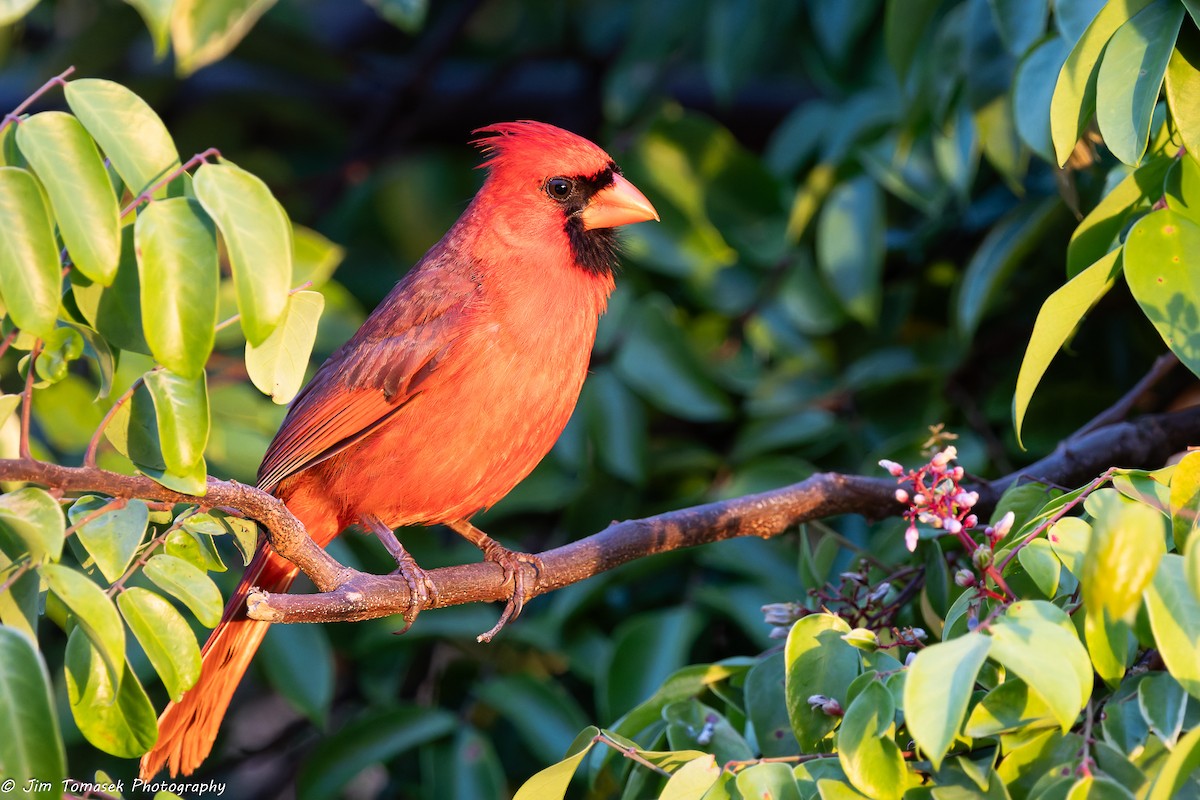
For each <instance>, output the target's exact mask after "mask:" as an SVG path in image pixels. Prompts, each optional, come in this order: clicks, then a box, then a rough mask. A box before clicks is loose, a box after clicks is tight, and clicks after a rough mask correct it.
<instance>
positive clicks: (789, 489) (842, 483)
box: [0, 408, 1200, 622]
mask: <svg viewBox="0 0 1200 800" xmlns="http://www.w3.org/2000/svg"><path fill="white" fill-rule="evenodd" d="M1197 440H1200V408H1193V409H1188V410H1185V411H1180V412H1174V413H1167V414H1153V415H1147V416H1143V417H1141V418H1139V419H1136V420H1134V421H1132V422H1121V423H1117V424H1113V425H1107V426H1105V427H1103V428H1099V429H1097V430H1093V431H1090V432H1088V433H1086V434H1084V435H1082V436H1078V437H1072V438H1070V439H1068V440H1066V441H1065V442H1064V443H1063V444H1062V445H1060V446H1059V448H1058V449H1056V450H1055V452H1054V453H1052V454H1051V455H1049V456H1047V457H1046V458H1043V459H1041V460H1040V461H1038V462H1036V463H1035V464H1032V465H1030V466H1029V467H1026V468H1025V469H1022V470H1019V471H1018V472H1015V473H1013V474H1011V475H1008V476H1005V477H1003V478H1000V479H998V480H994V481H990V482H981V483H979V484H978V485H976V486H973V487H972V488H974V489H976V490H977V491H978V492H979V494H980V501H979V504H978V506H977V508H978V509H979V511H980V513H981V514H987V513H988V512H989V511H990V509H991V508H992V507H993V506H994V505H995V503H996V501H997V499H999V497H1000V495H1001V494H1002V493H1003V492H1004V490H1005V489H1007V488H1008V487H1009V486H1011V485H1012V484H1013V483H1014V482H1016V481H1019V480H1025V479H1029V480H1040V481H1045V482H1050V483H1055V484H1059V485H1066V486H1074V485H1078V484H1081V483H1083V482H1085V481H1086V480H1088V479H1089V478H1092V477H1095V476H1096V475H1097V474H1099V473H1101V472H1103V471H1104V470H1105V469H1107V468H1108V467H1110V466H1114V465H1116V466H1123V467H1129V468H1154V467H1158V466H1161V465H1162V464H1163V463H1164V462H1165V461H1166V459H1167V458H1168V457H1169V456H1170V455H1171V454H1172V453H1174V452H1177V451H1179V450H1182V449H1184V448H1185V447H1186V446H1187V445H1188V444H1189V443H1191V442H1194V441H1197ZM0 480H7V481H30V482H33V483H38V484H41V485H43V486H47V487H51V488H55V489H59V490H62V491H68V492H75V491H78V492H85V491H86V492H101V493H104V494H108V495H111V496H113V497H129V498H132V497H138V498H142V499H147V500H158V501H166V502H172V503H201V504H202V505H204V506H206V507H216V506H221V507H229V508H233V509H236V510H238V511H240V512H241V513H243V514H245V515H246V516H247V517H249V518H251V519H254V520H256V521H257V522H259V523H261V524H262V525H263V526H264V528H265V529H266V531H267V535H268V537H269V538H270V540H271V545H272V546H273V547H274V548H275V550H276V551H277V552H278V553H279V554H280V555H282V556H284V557H285V558H287V559H289V560H290V561H292V562H293V563H295V564H297V565H298V566H299V567H300V569H301V570H302V571H303V572H304V573H305V574H306V575H308V577H309V578H311V579H312V581H313V583H314V584H315V585H316V586H317V588H318V589H319V590H320V592H318V593H316V594H308V595H292V594H267V593H265V592H256V593H254V594H252V595H251V596H250V597H249V598H248V600H247V606H248V613H249V614H250V616H252V617H254V618H256V619H263V620H269V621H273V622H329V621H352V620H363V619H373V618H376V617H383V616H390V615H393V614H400V613H403V612H404V611H405V610H407V609H408V606H409V590H408V585H407V583H406V581H405V579H404V578H403V577H401V576H399V575H369V574H366V573H362V572H358V571H356V570H353V569H350V568H348V567H345V566H343V565H341V564H339V563H338V562H337V561H336V560H334V559H333V557H331V556H330V555H329V554H328V553H326V552H325V551H324V550H323V549H321V548H320V547H318V546H317V545H316V543H314V542H313V541H312V539H310V538H309V537H308V535H307V533H306V532H305V531H304V528H303V526H302V525H301V524H300V522H299V521H298V520H297V519H296V518H295V517H293V516H292V515H291V513H290V512H288V510H287V508H286V507H285V506H284V505H283V504H282V503H281V502H280V501H279V500H277V499H276V498H274V497H272V496H271V495H269V494H266V493H265V492H262V491H259V490H258V489H256V488H254V487H251V486H246V485H244V484H240V483H237V482H235V481H218V480H212V479H210V480H209V483H208V487H207V493H206V494H205V496H204V497H203V498H196V497H192V496H190V495H185V494H180V493H179V492H175V491H172V490H170V489H167V488H165V487H163V486H161V485H159V484H158V483H155V482H154V481H152V480H150V479H149V478H144V477H134V476H128V475H120V474H117V473H114V472H108V471H105V470H101V469H97V468H93V467H63V466H59V465H56V464H50V463H46V462H40V461H34V460H31V459H11V460H0ZM895 487H896V482H895V480H894V479H891V478H870V477H863V476H856V475H843V474H838V473H821V474H817V475H813V476H811V477H809V478H808V479H806V480H803V481H801V482H799V483H796V484H793V485H791V486H785V487H783V488H780V489H775V490H772V491H769V492H763V493H761V494H754V495H748V496H745V497H738V498H734V499H731V500H723V501H720V502H715V503H708V504H705V505H700V506H695V507H692V508H685V509H680V510H678V511H671V512H667V513H664V514H659V515H657V516H654V517H648V518H646V519H639V520H627V521H624V522H614V523H613V524H611V525H610V526H609V527H607V528H605V529H604V530H603V531H600V532H599V533H595V534H593V535H591V536H588V537H586V538H584V539H579V540H577V541H574V542H571V543H569V544H566V545H563V546H562V547H558V548H555V549H553V550H549V551H547V552H544V553H541V554H539V555H540V557H541V559H542V562H543V564H544V566H545V569H544V570H543V571H542V573H541V574H540V575H538V576H537V582H538V585H537V589H536V591H535V594H544V593H546V592H550V591H553V590H555V589H559V588H562V587H563V586H567V585H569V584H572V583H576V582H578V581H581V580H584V579H586V578H589V577H591V576H593V575H597V574H599V573H601V572H604V571H606V570H610V569H612V568H614V567H617V566H620V565H621V564H625V563H627V562H629V561H632V560H634V559H637V558H644V557H646V556H650V555H655V554H657V553H663V552H667V551H669V550H677V549H680V548H683V547H694V546H696V545H700V544H707V543H709V542H716V541H721V540H723V539H731V538H734V537H737V536H761V537H763V538H769V537H772V536H777V535H779V534H781V533H783V532H785V531H787V530H790V529H791V528H793V527H794V526H795V525H797V524H799V523H801V522H805V521H811V520H816V519H822V518H825V517H830V516H834V515H837V514H851V513H853V514H862V515H864V516H866V517H868V518H872V519H878V518H882V517H887V516H891V515H895V514H898V513H899V512H900V511H901V510H902V508H903V507H902V506H901V505H900V504H899V503H897V502H896V500H895V497H894V496H893V495H894V491H895ZM524 568H525V569H527V570H529V574H528V575H527V585H531V586H532V585H533V583H534V578H535V576H534V573H533V568H532V567H531V566H528V565H526V566H525V567H524ZM428 575H429V577H430V579H431V580H432V582H433V584H434V587H435V588H436V590H437V595H436V596H437V599H438V602H437V605H438V606H439V607H442V606H450V605H458V604H462V603H471V602H481V601H494V600H502V599H506V598H507V592H508V591H509V590H508V589H507V587H506V586H505V584H504V573H503V570H502V569H501V568H500V567H499V566H497V565H496V564H493V563H473V564H463V565H459V566H453V567H443V568H440V569H434V570H430V571H429V573H428Z"/></svg>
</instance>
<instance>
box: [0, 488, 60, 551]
mask: <svg viewBox="0 0 1200 800" xmlns="http://www.w3.org/2000/svg"><path fill="white" fill-rule="evenodd" d="M0 523H3V524H4V525H5V527H7V528H8V529H9V530H10V531H12V532H13V533H14V534H16V536H17V538H18V539H20V540H21V542H22V543H23V544H24V545H25V548H26V552H28V553H29V557H30V558H31V559H33V560H34V561H35V562H41V561H58V559H59V558H60V557H61V556H62V548H63V533H64V532H65V531H66V525H65V523H64V522H63V515H62V509H61V508H60V507H59V505H58V502H57V501H56V500H55V499H54V498H53V497H51V496H50V494H49V492H47V491H46V490H45V489H39V488H37V487H35V486H27V487H25V488H24V489H18V490H17V491H15V492H9V493H8V494H5V495H0Z"/></svg>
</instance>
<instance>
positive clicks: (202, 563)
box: [165, 531, 226, 572]
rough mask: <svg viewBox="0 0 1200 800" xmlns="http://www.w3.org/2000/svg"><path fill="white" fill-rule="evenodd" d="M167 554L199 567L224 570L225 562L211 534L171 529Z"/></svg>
mask: <svg viewBox="0 0 1200 800" xmlns="http://www.w3.org/2000/svg"><path fill="white" fill-rule="evenodd" d="M165 550H166V553H167V555H171V556H175V557H177V558H181V559H183V560H184V561H186V562H187V563H189V564H191V565H193V566H194V567H196V568H197V569H201V570H205V571H209V572H224V571H225V569H226V567H225V562H224V561H222V560H221V554H220V553H219V552H218V551H217V548H216V547H215V546H214V545H213V540H212V537H211V536H207V535H205V534H203V533H192V532H191V531H171V532H170V533H169V534H167V544H166V547H165Z"/></svg>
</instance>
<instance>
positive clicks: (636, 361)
mask: <svg viewBox="0 0 1200 800" xmlns="http://www.w3.org/2000/svg"><path fill="white" fill-rule="evenodd" d="M674 316H676V314H675V309H674V307H673V306H672V305H671V303H670V301H668V300H667V299H666V298H664V297H661V296H658V295H651V296H649V297H647V298H645V299H644V300H643V301H642V302H641V303H639V304H638V306H637V307H636V308H635V309H634V310H633V311H632V312H631V314H630V319H629V321H628V329H627V330H626V331H625V336H624V340H623V342H622V345H621V348H620V350H619V351H618V352H617V357H616V362H615V363H614V365H613V366H614V368H615V369H616V372H617V374H618V375H619V376H620V377H621V378H622V380H624V381H625V382H626V383H627V384H629V385H630V386H631V387H632V388H633V389H634V390H635V391H637V392H638V393H639V394H641V395H642V396H643V397H645V398H646V400H648V401H649V402H650V403H651V404H652V405H653V406H655V407H656V408H659V409H662V410H663V411H666V412H668V413H670V414H673V415H675V416H678V417H682V418H683V419H688V420H692V421H695V422H714V421H717V420H723V419H728V418H729V416H730V415H731V414H732V411H733V409H732V406H731V405H730V402H729V398H728V397H727V396H726V394H725V392H723V391H722V390H721V389H720V388H719V387H718V386H717V385H716V384H715V383H714V381H713V380H712V378H711V377H710V375H709V368H708V366H707V365H706V364H704V363H703V362H702V361H701V359H700V358H699V357H698V356H697V355H696V353H695V351H694V350H692V346H691V343H690V342H689V341H688V340H687V339H686V338H685V335H684V331H683V330H681V328H680V327H679V326H678V325H675V324H672V322H671V319H672V317H674Z"/></svg>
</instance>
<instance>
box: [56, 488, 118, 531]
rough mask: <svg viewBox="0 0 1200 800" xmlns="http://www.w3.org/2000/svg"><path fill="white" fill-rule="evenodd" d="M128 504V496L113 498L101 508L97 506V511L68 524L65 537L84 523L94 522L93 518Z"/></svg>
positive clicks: (95, 518)
mask: <svg viewBox="0 0 1200 800" xmlns="http://www.w3.org/2000/svg"><path fill="white" fill-rule="evenodd" d="M127 505H129V500H128V499H127V498H124V497H114V498H112V499H111V500H109V501H108V502H107V503H105V504H104V505H102V506H100V508H97V509H96V510H95V511H93V512H92V513H90V514H88V515H87V516H86V517H84V518H83V519H81V520H79V522H76V523H73V524H71V525H70V526H68V527H67V529H66V530H65V531H63V538H64V539H65V538H66V537H68V536H70V535H71V534H73V533H75V531H77V530H79V529H80V528H82V527H83V526H84V525H87V524H88V523H89V522H92V521H93V520H97V519H99V518H100V517H102V516H104V515H105V514H107V513H108V512H110V511H118V510H120V509H122V508H124V507H125V506H127Z"/></svg>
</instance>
